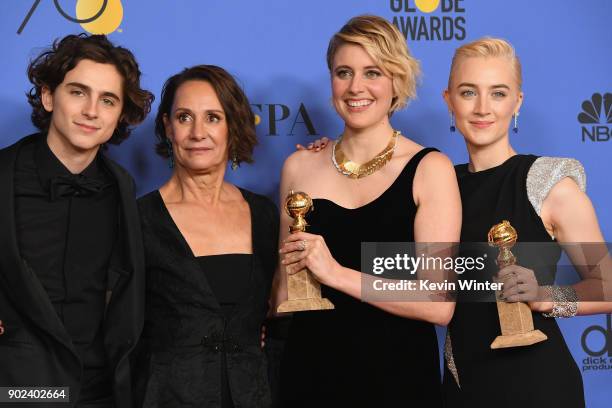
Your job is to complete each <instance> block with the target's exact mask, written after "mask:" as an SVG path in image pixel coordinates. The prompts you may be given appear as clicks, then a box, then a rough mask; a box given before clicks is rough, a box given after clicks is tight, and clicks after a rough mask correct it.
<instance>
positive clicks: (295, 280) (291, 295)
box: [277, 269, 334, 313]
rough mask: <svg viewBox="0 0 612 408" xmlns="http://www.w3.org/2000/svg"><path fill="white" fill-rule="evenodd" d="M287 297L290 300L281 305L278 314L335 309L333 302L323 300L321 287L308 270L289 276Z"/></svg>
mask: <svg viewBox="0 0 612 408" xmlns="http://www.w3.org/2000/svg"><path fill="white" fill-rule="evenodd" d="M287 295H288V296H287V297H288V300H286V301H284V302H283V303H281V304H280V306H279V307H278V308H277V312H279V313H288V312H303V311H307V310H329V309H333V308H334V305H333V303H332V302H330V301H329V300H328V299H325V298H321V285H320V284H319V282H318V281H317V280H316V279H315V278H313V277H312V275H311V274H310V272H308V270H307V269H304V270H301V271H299V272H298V273H296V274H294V275H289V276H287Z"/></svg>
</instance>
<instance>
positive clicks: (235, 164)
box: [232, 153, 240, 171]
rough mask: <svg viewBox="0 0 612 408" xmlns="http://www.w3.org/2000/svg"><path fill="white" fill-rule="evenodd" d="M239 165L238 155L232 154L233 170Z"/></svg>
mask: <svg viewBox="0 0 612 408" xmlns="http://www.w3.org/2000/svg"><path fill="white" fill-rule="evenodd" d="M238 167H240V163H238V156H237V155H236V153H234V154H233V155H232V170H234V171H235V170H236V169H237V168H238Z"/></svg>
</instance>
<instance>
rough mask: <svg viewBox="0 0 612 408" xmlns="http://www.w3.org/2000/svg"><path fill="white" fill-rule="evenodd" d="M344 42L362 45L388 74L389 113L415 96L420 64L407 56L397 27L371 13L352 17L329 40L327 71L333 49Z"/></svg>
mask: <svg viewBox="0 0 612 408" xmlns="http://www.w3.org/2000/svg"><path fill="white" fill-rule="evenodd" d="M346 43H349V44H356V45H360V46H362V47H363V48H364V49H365V51H366V52H367V53H368V55H369V56H370V57H371V58H372V59H373V60H374V61H375V62H376V64H377V65H379V66H380V68H381V69H382V70H383V72H384V73H385V75H388V76H390V77H391V80H392V82H393V93H394V95H395V96H394V98H393V100H392V102H391V108H390V109H389V113H390V114H391V113H393V112H395V111H396V110H398V109H401V108H403V107H404V106H406V103H407V102H408V101H409V100H412V99H414V98H416V86H417V81H418V79H419V77H420V75H421V67H420V64H419V61H418V60H417V59H415V58H414V57H413V56H412V55H410V51H409V50H408V46H407V45H406V39H405V38H404V37H403V36H402V33H400V31H399V30H398V29H397V27H395V26H394V25H393V24H391V23H389V22H388V21H387V20H385V19H384V18H382V17H378V16H373V15H362V16H357V17H353V18H351V19H350V20H349V21H348V22H347V23H346V24H345V25H344V26H343V27H342V28H341V29H340V31H338V32H337V33H336V34H334V36H333V37H332V38H331V40H330V41H329V46H328V48H327V67H328V68H329V70H330V72H331V70H332V65H333V59H334V56H335V54H336V52H337V51H338V49H339V48H340V47H341V46H342V45H343V44H346Z"/></svg>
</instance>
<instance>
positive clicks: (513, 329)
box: [488, 220, 548, 349]
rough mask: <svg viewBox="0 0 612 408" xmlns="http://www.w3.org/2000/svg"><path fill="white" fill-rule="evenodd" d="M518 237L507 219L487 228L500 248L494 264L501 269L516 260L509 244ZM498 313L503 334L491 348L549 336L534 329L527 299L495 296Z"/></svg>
mask: <svg viewBox="0 0 612 408" xmlns="http://www.w3.org/2000/svg"><path fill="white" fill-rule="evenodd" d="M517 238H518V234H517V232H516V230H515V229H514V228H513V227H512V225H510V222H508V221H506V220H504V221H502V222H501V223H499V224H496V225H494V226H493V227H491V229H490V230H489V235H488V241H489V245H491V246H495V247H497V248H499V255H498V257H497V265H498V266H499V268H500V269H502V268H504V267H506V266H508V265H514V264H515V263H516V257H515V256H514V254H513V253H512V252H511V251H510V248H512V247H513V246H514V244H515V243H516V240H517ZM497 296H499V292H498V293H497ZM497 313H498V315H499V325H500V326H501V332H502V334H501V336H497V338H495V340H494V341H493V343H491V348H492V349H499V348H507V347H519V346H529V345H532V344H535V343H539V342H541V341H544V340H546V339H547V338H548V337H546V335H545V334H544V333H542V332H541V331H540V330H534V328H533V317H532V315H531V309H530V308H529V306H528V305H527V304H526V303H523V302H512V303H509V302H503V301H500V300H499V298H498V300H497Z"/></svg>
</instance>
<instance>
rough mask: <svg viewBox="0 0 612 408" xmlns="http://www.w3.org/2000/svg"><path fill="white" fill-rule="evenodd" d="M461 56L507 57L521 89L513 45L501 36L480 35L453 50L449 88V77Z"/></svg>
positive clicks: (519, 68)
mask: <svg viewBox="0 0 612 408" xmlns="http://www.w3.org/2000/svg"><path fill="white" fill-rule="evenodd" d="M463 57H468V58H469V57H483V58H490V57H503V58H508V60H509V61H510V64H512V69H513V70H514V75H515V77H516V81H517V83H518V88H519V89H521V87H522V85H523V74H522V69H521V62H520V61H519V58H518V57H517V56H516V52H515V51H514V47H513V46H512V44H510V43H509V42H508V41H506V40H504V39H502V38H493V37H482V38H479V39H478V40H476V41H472V42H470V43H467V44H464V45H462V46H461V47H459V48H457V49H456V50H455V55H453V62H452V63H451V68H450V74H449V75H448V87H449V89H450V84H451V79H452V77H453V72H454V71H455V69H457V64H458V62H457V61H459V59H460V58H463Z"/></svg>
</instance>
